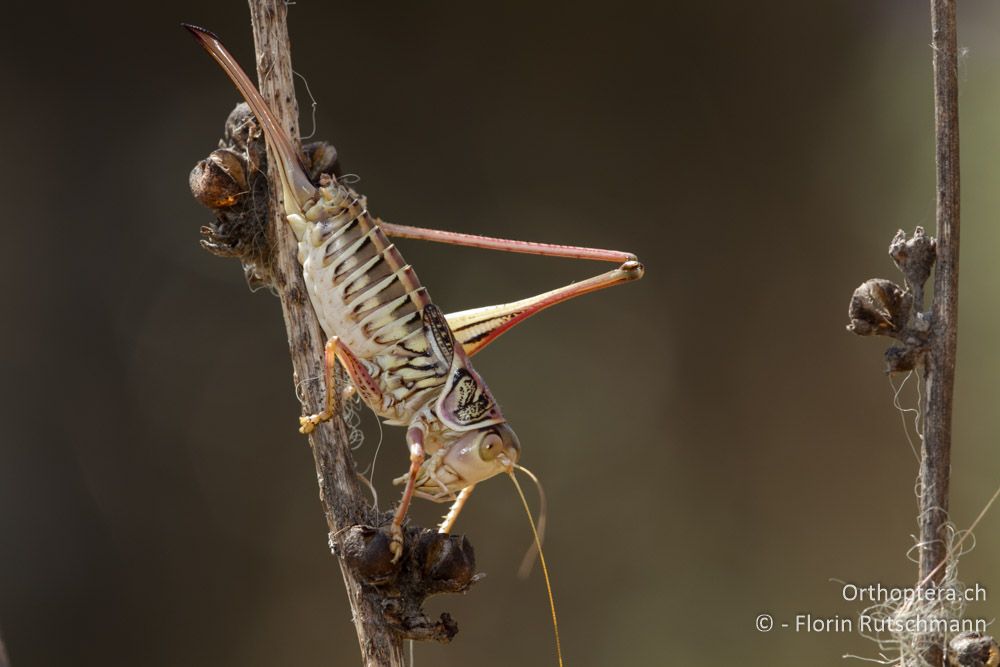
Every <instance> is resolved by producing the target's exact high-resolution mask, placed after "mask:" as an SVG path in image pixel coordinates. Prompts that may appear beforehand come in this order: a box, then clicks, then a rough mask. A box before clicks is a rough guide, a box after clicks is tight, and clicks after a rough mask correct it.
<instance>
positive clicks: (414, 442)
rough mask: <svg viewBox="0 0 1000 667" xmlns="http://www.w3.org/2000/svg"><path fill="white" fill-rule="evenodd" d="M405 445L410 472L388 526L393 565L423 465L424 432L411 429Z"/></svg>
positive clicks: (400, 545) (397, 557)
mask: <svg viewBox="0 0 1000 667" xmlns="http://www.w3.org/2000/svg"><path fill="white" fill-rule="evenodd" d="M406 444H407V446H408V447H409V448H410V472H409V474H408V475H407V478H406V488H405V489H403V497H402V499H400V501H399V507H397V508H396V514H395V516H393V517H392V524H390V526H389V535H390V537H391V540H392V541H391V542H390V543H389V550H390V551H392V562H393V563H395V562H396V561H398V560H399V558H400V556H402V555H403V521H404V520H405V519H406V513H407V512H408V511H409V510H410V501H411V500H413V491H414V489H415V488H416V485H417V475H418V474H420V466H422V465H423V464H424V456H425V453H424V432H423V431H422V430H421V429H419V428H417V427H411V428H410V429H409V430H408V431H407V432H406Z"/></svg>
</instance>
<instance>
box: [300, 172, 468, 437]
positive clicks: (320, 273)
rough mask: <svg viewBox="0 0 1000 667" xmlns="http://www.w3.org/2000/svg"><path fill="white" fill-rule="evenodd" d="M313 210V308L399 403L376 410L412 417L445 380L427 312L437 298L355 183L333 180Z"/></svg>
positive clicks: (309, 239) (304, 243) (304, 256)
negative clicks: (354, 187) (428, 328)
mask: <svg viewBox="0 0 1000 667" xmlns="http://www.w3.org/2000/svg"><path fill="white" fill-rule="evenodd" d="M320 195H321V196H320V197H319V202H318V203H317V204H315V205H314V206H313V207H312V208H310V209H309V210H308V211H307V212H306V215H305V219H306V222H307V229H306V231H305V233H304V234H303V235H302V236H301V238H300V240H299V261H300V262H301V263H302V274H303V277H304V279H305V282H306V287H307V288H308V290H309V296H310V299H311V300H312V304H313V308H314V309H315V310H316V315H317V317H318V318H319V321H320V325H321V326H322V327H323V330H324V331H325V333H326V335H327V336H328V337H330V336H337V337H339V338H340V340H341V342H343V343H344V344H345V345H346V346H347V347H348V348H349V349H350V350H351V351H352V352H353V353H354V355H355V356H357V357H359V358H361V359H363V360H366V361H369V362H371V365H370V368H369V372H371V373H372V375H373V377H374V378H375V379H376V380H378V382H379V384H380V385H381V388H382V391H383V394H385V395H386V397H387V398H389V397H391V399H392V402H393V405H388V404H387V405H385V406H383V407H384V408H385V409H384V410H379V409H378V407H377V406H372V407H373V408H375V409H376V412H379V413H380V414H382V416H384V417H387V418H389V419H408V417H409V415H410V414H411V413H412V412H413V411H414V410H416V409H417V408H419V407H420V406H421V405H423V404H424V403H425V402H426V401H427V400H428V399H429V398H430V397H431V396H432V395H434V394H433V393H432V392H429V391H428V390H430V389H434V388H437V387H440V386H441V385H443V383H444V379H445V377H444V376H445V375H447V372H448V369H447V368H443V367H442V364H441V363H440V361H439V360H438V359H437V358H435V355H434V354H433V351H432V350H430V349H429V345H428V341H427V338H426V336H425V334H424V329H423V320H422V312H423V310H424V308H425V307H426V306H427V305H428V304H430V303H431V301H430V297H429V296H428V295H427V290H426V288H424V287H423V286H422V285H421V284H420V280H419V279H418V278H417V275H416V273H415V272H414V271H413V268H412V267H410V265H408V264H407V263H406V262H405V260H404V259H403V257H402V255H400V253H399V251H398V250H397V249H396V246H395V245H394V244H392V243H391V242H390V241H389V240H388V238H387V237H386V236H385V234H384V233H383V232H382V230H381V229H380V228H379V226H378V223H377V220H376V219H375V218H374V217H373V216H372V215H371V214H370V213H369V212H368V209H367V202H366V199H365V198H364V197H363V196H360V195H358V194H357V193H355V192H354V191H353V190H351V189H350V188H347V187H345V186H343V185H341V184H339V183H336V182H334V183H332V184H330V185H327V186H324V187H323V188H321V189H320Z"/></svg>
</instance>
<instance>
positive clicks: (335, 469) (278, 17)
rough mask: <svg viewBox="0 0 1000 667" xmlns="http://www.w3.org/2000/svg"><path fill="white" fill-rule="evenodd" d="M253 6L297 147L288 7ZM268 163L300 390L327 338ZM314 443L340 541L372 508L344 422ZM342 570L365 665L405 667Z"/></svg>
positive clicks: (312, 385) (313, 386)
mask: <svg viewBox="0 0 1000 667" xmlns="http://www.w3.org/2000/svg"><path fill="white" fill-rule="evenodd" d="M249 4H250V14H251V20H252V23H253V33H254V44H255V49H256V54H257V75H258V79H259V82H260V91H261V93H262V94H263V96H264V99H265V100H266V101H267V102H268V104H270V105H271V108H272V109H273V110H274V112H275V114H276V115H277V117H278V120H279V121H280V122H281V124H282V126H283V127H284V128H285V129H286V130H288V133H289V135H290V136H291V137H292V140H293V141H295V142H298V138H299V132H298V107H297V104H296V100H295V87H294V83H293V78H292V65H291V47H290V44H289V39H288V26H287V22H286V18H287V6H286V4H285V2H283V1H282V0H250V3H249ZM268 164H269V172H270V182H271V184H272V196H271V211H270V216H269V220H268V235H269V237H270V240H271V243H272V245H271V247H272V248H273V249H274V251H275V252H274V257H273V270H274V287H275V289H276V290H277V292H278V296H279V298H280V299H281V308H282V312H283V313H284V317H285V326H286V329H287V331H288V345H289V352H290V353H291V357H292V366H293V368H294V372H295V380H296V384H298V382H299V381H300V380H302V379H305V378H318V377H322V360H323V344H324V337H323V334H322V332H321V330H320V326H319V322H318V321H317V319H316V316H315V314H314V313H313V310H312V307H311V305H310V304H309V300H308V297H307V293H306V288H305V285H304V284H303V281H302V276H301V273H300V269H299V264H298V260H297V259H296V254H297V248H296V243H295V239H294V236H293V235H292V232H291V229H290V228H289V227H288V225H287V224H285V216H284V211H283V206H282V203H281V202H282V192H281V186H280V183H281V180H280V178H279V176H278V174H277V170H276V168H275V166H274V165H276V164H277V161H276V160H274V159H270V160H268ZM302 396H303V400H304V402H305V409H306V411H307V412H310V413H315V412H319V411H320V410H321V408H322V406H323V398H324V396H323V390H322V386H321V383H319V382H306V383H303V384H302ZM309 440H310V444H311V446H312V451H313V457H314V459H315V462H316V474H317V477H318V482H319V490H320V501H321V502H322V504H323V512H324V514H325V515H326V521H327V525H328V527H329V529H330V534H331V535H337V534H339V533H340V531H342V530H343V529H345V528H347V527H349V526H352V525H354V524H357V523H363V519H364V517H365V511H364V508H365V505H366V502H367V500H366V498H365V495H364V492H363V491H362V489H361V487H360V485H359V483H358V481H357V477H356V475H355V471H354V464H353V461H352V459H351V456H350V448H349V446H348V443H347V437H346V429H345V425H344V422H343V419H342V417H341V415H339V414H338V415H337V417H336V418H334V419H332V420H330V421H329V422H326V423H325V424H322V425H321V426H320V427H318V428H317V429H316V430H315V431H313V432H312V434H311V435H310V438H309ZM331 539H333V538H331ZM340 563H341V572H342V573H343V576H344V584H345V586H346V587H347V595H348V598H349V599H350V603H351V611H352V612H353V617H354V624H355V628H356V630H357V633H358V642H359V643H360V646H361V653H362V656H363V658H364V664H365V665H368V666H371V667H375V666H376V665H377V666H379V667H384V666H388V667H396V666H399V667H402V665H404V664H405V663H404V659H403V651H402V640H401V639H400V638H399V637H398V636H397V635H396V634H395V633H393V632H392V630H391V629H390V628H389V627H388V626H387V624H386V620H385V618H384V615H383V613H382V609H381V606H380V598H379V596H378V595H377V594H376V593H374V592H372V591H370V590H368V591H366V590H365V588H364V587H363V586H362V585H361V582H360V581H359V580H358V579H357V578H356V576H355V575H354V574H353V573H352V571H351V570H350V569H349V568H348V567H346V566H345V565H344V563H343V561H340Z"/></svg>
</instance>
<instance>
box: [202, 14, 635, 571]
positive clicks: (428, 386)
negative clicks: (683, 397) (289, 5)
mask: <svg viewBox="0 0 1000 667" xmlns="http://www.w3.org/2000/svg"><path fill="white" fill-rule="evenodd" d="M188 27H189V29H190V30H191V32H192V33H193V34H194V35H195V37H196V38H197V40H198V41H199V42H200V43H201V44H202V45H203V46H204V47H205V49H206V50H208V52H209V53H210V54H211V55H212V56H213V57H214V58H215V59H216V61H218V62H219V64H220V65H221V66H222V67H223V69H225V71H226V73H227V74H228V75H229V77H230V78H231V79H232V80H233V82H234V83H235V84H236V86H237V88H239V90H240V92H241V93H242V94H243V96H244V97H245V98H246V100H247V103H248V104H249V105H250V108H251V109H252V110H253V112H254V114H255V116H256V117H257V119H258V121H259V122H260V125H261V127H262V128H263V130H264V134H265V137H266V140H267V142H268V143H269V145H270V147H271V149H272V152H273V155H274V157H275V159H276V160H277V163H278V164H277V166H278V167H279V173H280V174H281V180H282V187H283V191H284V206H285V212H286V215H287V219H288V222H289V225H290V226H291V228H292V230H293V232H294V233H295V237H296V238H297V239H298V246H299V256H298V257H299V261H300V262H301V264H302V275H303V278H304V279H305V283H306V286H307V288H308V291H309V298H310V300H311V302H312V305H313V308H314V309H315V311H316V315H317V317H318V318H319V321H320V324H321V326H322V327H323V330H324V332H325V333H326V335H327V337H328V342H327V346H326V382H327V407H326V409H325V410H324V411H323V412H321V413H320V414H318V415H312V416H308V417H302V419H301V430H302V431H303V432H304V433H307V432H309V431H311V430H312V429H313V428H314V427H315V425H316V424H318V423H320V422H322V421H323V420H325V419H328V418H329V417H330V416H331V414H332V409H333V399H334V393H333V392H334V382H333V369H334V365H335V361H334V360H335V359H336V360H339V361H340V363H341V364H342V365H343V366H344V368H345V369H346V371H347V373H348V375H349V376H350V378H351V382H352V384H353V386H354V387H355V389H356V390H357V392H358V393H359V395H360V396H361V398H362V399H363V400H364V402H365V403H366V404H367V405H368V406H369V407H370V408H371V409H372V410H373V411H374V412H375V413H376V414H378V415H379V416H380V417H381V418H382V419H384V420H385V422H386V423H388V424H396V425H402V426H405V427H406V441H407V445H408V447H409V451H410V469H409V472H408V474H406V475H405V476H403V477H401V478H399V479H398V480H396V481H397V483H403V484H405V489H404V491H403V496H402V500H401V502H400V504H399V507H398V509H397V511H396V513H395V516H394V518H393V522H392V525H391V531H392V536H393V541H392V545H391V548H392V550H393V559H394V560H398V558H399V557H400V556H401V555H402V553H403V544H402V523H403V520H404V519H405V516H406V512H407V510H408V508H409V503H410V500H411V498H412V496H413V495H415V494H416V495H419V496H422V497H425V498H429V499H431V500H435V501H445V500H452V501H454V502H455V504H454V505H453V507H452V510H451V511H450V512H449V513H448V515H447V517H446V519H445V522H444V523H443V524H442V526H441V530H443V531H448V530H450V529H451V527H452V525H453V524H454V521H455V518H456V517H457V515H458V512H459V511H460V510H461V507H462V506H463V505H464V503H465V501H466V500H467V499H468V497H469V494H470V493H471V491H472V488H473V487H474V485H475V484H477V483H478V482H481V481H483V480H486V479H488V478H490V477H492V476H494V475H496V474H498V473H501V472H508V473H509V472H511V471H512V469H513V468H514V466H515V464H516V463H517V462H518V459H519V458H520V453H521V446H520V443H519V442H518V439H517V436H516V435H515V434H514V431H513V430H512V429H511V427H510V426H509V425H508V424H507V420H506V419H505V418H504V416H503V414H502V413H501V411H500V408H499V407H498V405H497V402H496V401H495V400H494V398H493V395H492V394H491V393H490V390H489V388H488V387H487V386H486V383H485V382H484V381H483V379H482V378H481V377H480V376H479V375H478V374H477V373H476V371H475V370H474V369H473V367H472V364H471V361H470V357H471V356H472V355H474V354H476V353H477V352H479V351H480V350H482V349H483V348H484V347H485V346H487V345H488V344H489V343H491V342H492V341H493V340H495V339H496V338H497V337H498V336H500V335H501V334H502V333H504V332H505V331H507V330H508V329H510V328H511V327H513V326H515V325H516V324H518V323H520V322H522V321H523V320H525V319H526V318H528V317H530V316H532V315H534V314H536V313H538V312H540V311H541V310H544V309H545V308H548V307H549V306H552V305H554V304H556V303H559V302H561V301H565V300H567V299H570V298H573V297H575V296H579V295H581V294H586V293H588V292H592V291H595V290H599V289H603V288H605V287H609V286H611V285H616V284H619V283H622V282H627V281H630V280H635V279H637V278H640V277H641V276H642V273H643V268H642V265H641V264H639V263H638V262H637V261H636V258H635V256H634V255H631V254H629V253H624V252H618V251H612V250H599V249H593V248H578V247H573V246H560V245H550V244H542V243H530V242H525V241H511V240H504V239H493V238H487V237H481V236H473V235H469V234H459V233H454V232H445V231H441V230H435V229H426V228H417V227H405V226H402V225H393V224H389V223H386V222H383V221H381V220H379V219H378V218H376V217H374V216H373V215H372V214H371V213H370V212H369V210H368V203H367V200H366V198H365V197H363V196H361V195H359V194H358V193H356V192H355V191H354V190H352V189H351V188H349V187H347V186H346V185H345V184H343V183H341V182H339V181H338V180H337V179H336V178H335V177H333V176H332V175H329V176H324V177H323V179H322V181H321V182H320V184H319V185H318V186H317V185H314V184H313V183H311V182H310V181H309V179H308V177H307V176H306V172H305V170H304V169H303V168H302V166H301V162H300V160H299V157H298V153H297V151H296V149H295V148H294V146H293V145H292V142H291V140H290V139H289V138H288V135H287V134H286V133H285V132H284V131H283V130H282V128H281V126H280V125H279V123H278V122H277V121H276V119H275V117H274V115H273V114H272V113H271V111H270V109H269V108H268V106H267V104H266V103H265V102H264V100H263V98H262V97H261V96H260V94H259V93H258V92H257V89H256V88H255V87H254V85H253V83H252V82H251V81H250V79H249V78H248V77H247V75H246V74H245V73H244V72H243V70H242V69H241V68H240V67H239V65H238V64H237V63H236V61H235V60H234V59H233V58H232V56H231V55H230V54H229V52H228V51H227V50H226V49H225V47H223V46H222V44H221V43H220V42H219V40H218V38H217V37H215V36H214V35H213V34H211V33H209V32H207V31H204V30H202V29H200V28H194V27H191V26H188ZM392 236H396V237H403V238H414V239H422V240H429V241H439V242H446V243H453V244H458V245H465V246H473V247H481V248H490V249H496V250H506V251H511V252H522V253H531V254H542V255H552V256H559V257H575V258H580V259H593V260H601V261H611V262H616V263H620V264H621V266H620V267H619V268H618V269H615V270H613V271H609V272H607V273H604V274H601V275H599V276H596V277H594V278H591V279H589V280H585V281H582V282H579V283H574V284H572V285H569V286H567V287H563V288H560V289H556V290H552V291H550V292H546V293H544V294H540V295H538V296H534V297H530V298H527V299H523V300H521V301H517V302H514V303H510V304H503V305H497V306H487V307H485V308H477V309H473V310H468V311H463V312H460V313H455V314H452V315H448V316H445V315H443V314H442V313H441V311H440V310H439V309H438V308H437V306H435V305H434V304H433V303H432V301H431V299H430V297H429V296H428V294H427V290H426V288H425V287H424V286H423V285H421V283H420V281H419V280H418V278H417V276H416V273H415V272H414V270H413V268H412V267H411V266H410V265H409V264H407V263H406V262H405V261H404V260H403V257H402V256H401V255H400V253H399V251H398V250H397V249H396V246H395V245H393V244H392V243H391V242H390V241H389V237H392ZM456 494H458V496H457V497H456Z"/></svg>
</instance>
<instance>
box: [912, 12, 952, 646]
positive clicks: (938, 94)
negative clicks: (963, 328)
mask: <svg viewBox="0 0 1000 667" xmlns="http://www.w3.org/2000/svg"><path fill="white" fill-rule="evenodd" d="M931 31H932V35H933V41H932V51H933V61H934V127H935V133H936V145H937V160H936V161H937V266H936V268H935V271H934V302H933V304H932V305H931V337H930V345H929V347H928V350H927V359H926V362H925V377H926V381H927V399H926V400H927V403H926V408H925V410H924V420H925V428H924V440H923V447H922V456H921V464H920V570H919V572H920V574H919V578H920V581H921V582H925V580H927V581H926V582H925V585H927V586H933V585H936V584H938V583H940V582H941V580H942V579H943V577H944V574H945V568H944V566H943V565H942V564H943V563H944V561H945V559H946V558H947V557H948V554H947V540H946V535H945V530H946V523H947V521H948V481H949V475H950V472H951V435H952V429H951V418H952V398H953V394H954V387H955V356H956V354H955V353H956V347H957V341H958V247H959V246H958V242H959V227H960V225H959V210H960V209H959V204H960V202H959V194H960V191H959V152H958V38H957V30H956V20H955V0H931ZM925 658H926V659H927V661H928V662H930V663H931V664H932V665H939V664H942V661H943V659H944V650H943V648H942V646H941V644H938V643H935V644H934V645H933V646H932V647H931V648H930V649H929V650H928V652H927V653H926V654H925Z"/></svg>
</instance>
